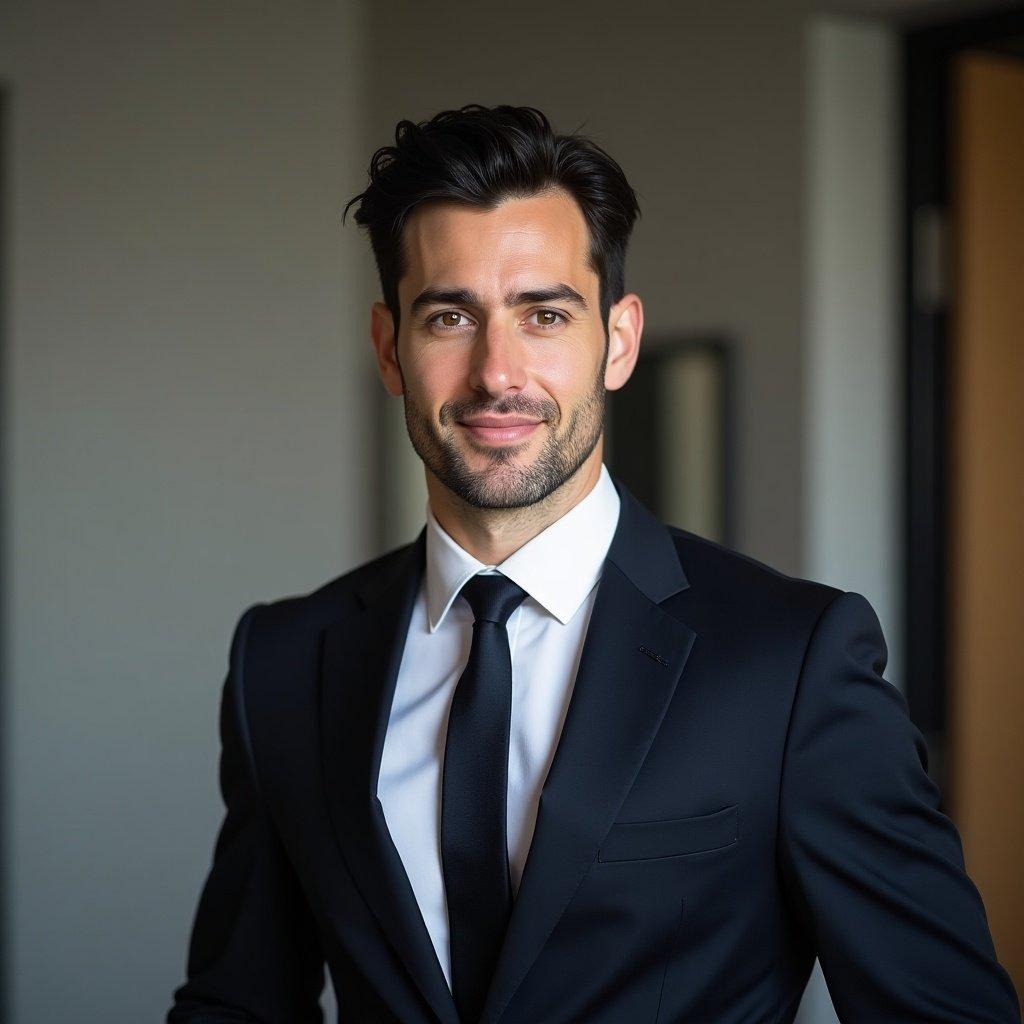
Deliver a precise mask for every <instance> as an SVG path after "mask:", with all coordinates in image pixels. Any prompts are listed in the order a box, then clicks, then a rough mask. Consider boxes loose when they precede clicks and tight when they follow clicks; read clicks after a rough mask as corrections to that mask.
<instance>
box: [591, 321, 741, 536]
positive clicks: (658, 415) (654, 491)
mask: <svg viewBox="0 0 1024 1024" xmlns="http://www.w3.org/2000/svg"><path fill="white" fill-rule="evenodd" d="M732 378H733V370H732V356H731V346H730V344H729V342H728V341H727V340H726V339H724V338H721V337H705V336H698V337H687V336H682V337H672V338H665V339H654V340H653V341H651V342H650V343H648V342H646V341H645V342H644V345H643V346H642V347H641V354H640V357H639V358H638V360H637V364H636V367H635V368H634V370H633V375H632V376H631V377H630V379H629V380H628V381H627V382H626V384H625V386H624V387H622V388H620V389H619V390H618V391H613V392H609V393H608V423H607V433H606V442H607V443H606V455H605V459H606V461H607V463H608V468H609V469H610V470H611V471H612V472H613V473H614V474H615V475H616V476H618V477H619V478H620V479H622V480H623V481H624V482H625V484H626V486H627V487H628V488H629V489H630V490H631V491H632V492H633V493H634V494H635V495H636V497H637V498H639V499H640V501H642V502H643V503H644V504H645V505H646V506H647V507H648V508H649V509H650V510H651V511H652V512H653V513H654V514H655V515H656V516H657V517H658V518H659V519H661V520H662V522H665V523H668V524H670V525H672V526H679V527H682V528H683V529H686V530H691V531H693V532H694V533H697V534H700V535H701V536H702V537H707V538H708V539H709V540H714V541H718V542H719V543H722V544H727V545H732V544H733V542H734V537H733V507H732V506H733V501H732V494H731V486H730V481H731V479H732V472H731V470H732V458H733V456H732V451H733V440H732V416H731V408H732V390H733V380H732Z"/></svg>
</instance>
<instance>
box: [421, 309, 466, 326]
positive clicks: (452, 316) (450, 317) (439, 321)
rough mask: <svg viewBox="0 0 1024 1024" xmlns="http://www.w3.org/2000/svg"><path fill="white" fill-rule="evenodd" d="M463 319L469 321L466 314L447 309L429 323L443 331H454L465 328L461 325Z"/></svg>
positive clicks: (433, 317) (437, 314)
mask: <svg viewBox="0 0 1024 1024" xmlns="http://www.w3.org/2000/svg"><path fill="white" fill-rule="evenodd" d="M463 319H468V318H467V317H466V316H465V314H463V313H460V312H459V311H458V310H455V309H446V310H445V311H444V312H443V313H435V314H434V316H432V317H430V319H429V320H428V321H427V322H428V323H430V324H433V326H435V327H440V328H441V330H443V331H454V330H458V328H460V327H463V326H465V325H464V324H460V323H459V321H460V320H463Z"/></svg>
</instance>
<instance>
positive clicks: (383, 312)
mask: <svg viewBox="0 0 1024 1024" xmlns="http://www.w3.org/2000/svg"><path fill="white" fill-rule="evenodd" d="M370 338H371V339H372V341H373V348H374V351H375V352H376V353H377V369H378V371H379V372H380V379H381V380H382V381H383V382H384V387H385V388H387V392H388V394H389V395H392V396H394V397H397V396H398V395H401V394H403V393H404V391H405V389H404V387H403V386H402V371H401V370H400V369H399V368H398V338H397V337H396V336H395V318H394V317H393V316H392V315H391V310H390V309H388V307H387V306H386V305H385V304H384V303H383V302H375V303H374V304H373V305H372V306H371V307H370Z"/></svg>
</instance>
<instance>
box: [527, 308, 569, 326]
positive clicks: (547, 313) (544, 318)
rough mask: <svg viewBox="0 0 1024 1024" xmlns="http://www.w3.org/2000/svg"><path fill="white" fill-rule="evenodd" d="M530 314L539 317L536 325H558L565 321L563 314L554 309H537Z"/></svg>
mask: <svg viewBox="0 0 1024 1024" xmlns="http://www.w3.org/2000/svg"><path fill="white" fill-rule="evenodd" d="M530 315H531V316H535V317H539V318H540V319H538V321H537V326H538V327H560V326H561V325H562V324H563V323H564V322H565V316H564V315H563V314H562V313H559V312H558V311H557V310H555V309H538V310H537V311H536V312H535V313H531V314H530Z"/></svg>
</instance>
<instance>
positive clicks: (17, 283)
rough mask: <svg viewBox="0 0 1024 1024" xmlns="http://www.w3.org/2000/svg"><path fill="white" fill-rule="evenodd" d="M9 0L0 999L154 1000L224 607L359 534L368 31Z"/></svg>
mask: <svg viewBox="0 0 1024 1024" xmlns="http://www.w3.org/2000/svg"><path fill="white" fill-rule="evenodd" d="M2 12H3V13H2V15H0V17H2V23H0V76H2V77H3V79H4V81H5V83H6V85H7V86H8V88H9V92H10V95H9V100H10V102H9V114H10V121H11V123H10V135H9V138H8V139H7V140H6V141H7V146H6V149H7V153H8V155H9V158H10V165H9V167H8V168H7V175H6V177H7V185H8V192H7V195H6V196H5V197H4V198H5V214H6V216H5V220H6V225H7V227H8V237H7V238H6V240H5V241H6V247H7V256H8V260H9V267H10V273H9V277H8V281H7V302H8V315H7V323H6V325H5V326H6V330H5V340H6V346H7V351H6V353H5V359H4V379H3V389H4V394H3V401H2V407H3V409H4V411H5V418H4V421H3V427H2V429H3V438H4V447H5V450H6V463H5V465H4V474H5V476H4V482H3V488H2V491H3V494H4V497H5V500H6V502H7V507H6V514H5V526H6V535H5V537H4V548H5V550H6V552H7V559H6V566H5V577H4V581H3V583H4V588H5V593H4V604H5V609H6V617H5V621H4V623H3V627H4V633H5V639H6V643H5V647H6V661H5V664H4V666H3V669H4V678H5V685H6V694H5V700H4V708H3V712H4V714H3V717H4V727H5V737H4V749H5V752H6V760H5V763H4V765H3V770H2V779H3V800H4V811H5V815H4V817H5V837H6V846H5V849H4V860H5V864H4V869H5V877H4V884H3V892H4V896H5V900H6V906H5V909H6V917H7V921H6V924H7V943H6V945H7V950H8V962H7V964H6V970H7V981H8V985H9V989H10V991H9V997H10V998H9V1005H8V1007H7V1012H6V1015H5V1014H4V1013H3V1011H2V1010H0V1016H2V1017H3V1019H5V1020H7V1021H10V1022H11V1024H30V1022H31V1024H35V1022H38V1021H48V1022H50V1021H52V1022H59V1021H72V1020H74V1021H100V1020H103V1021H110V1022H120V1021H123V1022H125V1024H127V1022H129V1021H131V1022H135V1021H141V1020H159V1019H162V1014H163V1013H165V1012H166V1009H167V1006H168V1005H169V1003H170V996H171V991H172V989H173V988H174V987H175V986H176V985H177V984H179V983H180V981H182V980H183V978H184V971H185V953H186V942H187V938H188V930H189V927H190V925H191V920H192V915H193V913H194V910H195V906H196V901H197V899H198V896H199V891H200V886H201V883H202V881H203V879H204V877H205V874H206V871H207V870H208V867H209V863H210V859H211V856H212V850H213V839H214V834H215V830H216V827H217V825H218V823H219V821H220V816H221V813H222V807H221V804H220V796H219V793H218V790H217V760H216V759H217V753H218V750H219V740H218V735H217V706H218V701H219V694H220V688H221V685H222V682H223V677H224V673H225V671H226V667H227V654H228V641H229V639H230V633H231V630H232V628H233V626H234V624H235V621H236V620H237V618H238V616H239V614H240V613H241V612H242V610H243V609H244V608H245V607H246V606H247V605H248V604H251V603H252V602H254V601H257V600H266V599H271V598H274V597H278V596H282V595H284V594H287V593H296V592H302V591H305V590H307V589H311V588H312V587H314V586H316V585H318V584H320V583H321V582H323V581H325V580H327V579H329V578H331V577H332V576H335V575H337V574H339V573H340V572H342V571H343V570H344V569H346V568H348V567H350V566H351V565H354V564H355V563H356V562H358V561H362V560H364V559H365V558H366V557H367V548H368V544H369V543H370V538H371V530H370V508H369V504H370V503H369V501H368V500H367V495H366V494H365V491H364V488H363V487H362V486H352V485H351V483H350V482H351V481H353V480H355V481H363V480H365V479H366V472H367V468H366V467H367V464H368V461H369V460H368V453H369V452H370V449H371V438H370V437H369V436H368V434H369V413H368V408H367V406H368V403H369V401H370V396H371V395H372V388H371V386H370V384H368V379H369V377H368V375H369V374H370V373H371V372H372V367H371V365H370V364H369V360H368V355H367V353H368V351H369V346H368V345H367V344H366V343H365V322H366V313H365V306H364V304H363V294H362V293H360V291H359V289H360V281H361V280H362V275H363V273H364V261H365V254H364V252H363V249H362V246H361V245H360V243H359V241H358V240H357V239H356V237H355V236H354V233H352V232H349V231H346V230H343V229H342V227H341V224H340V216H341V209H342V206H343V201H344V188H345V186H346V183H347V182H350V181H354V180H356V179H357V178H358V176H359V174H360V173H361V172H362V170H363V168H364V166H365V161H366V158H367V154H366V150H365V146H364V145H362V144H361V141H360V140H361V138H362V137H363V131H362V128H361V117H362V111H363V110H364V101H365V100H364V96H363V95H362V94H361V92H360V90H361V89H362V82H363V81H365V73H364V71H363V66H364V61H365V60H366V55H365V33H364V31H363V29H362V28H361V26H360V23H359V16H360V7H359V5H357V4H354V3H353V4H343V3H337V4H316V5H313V4H311V5H304V6H303V8H302V16H301V17H295V16H294V15H295V9H294V7H291V6H289V5H283V4H277V3H270V2H265V3H251V2H245V3H243V2H230V3H229V2H220V3H217V4H209V3H203V2H198V0H193V2H177V3H173V4H137V3H129V2H126V0H104V2H97V3H90V4H77V3H71V2H66V3H61V2H58V0H22V2H12V0H8V2H7V3H5V4H4V5H3V8H2ZM357 295H358V301H357V300H356V296H357Z"/></svg>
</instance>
